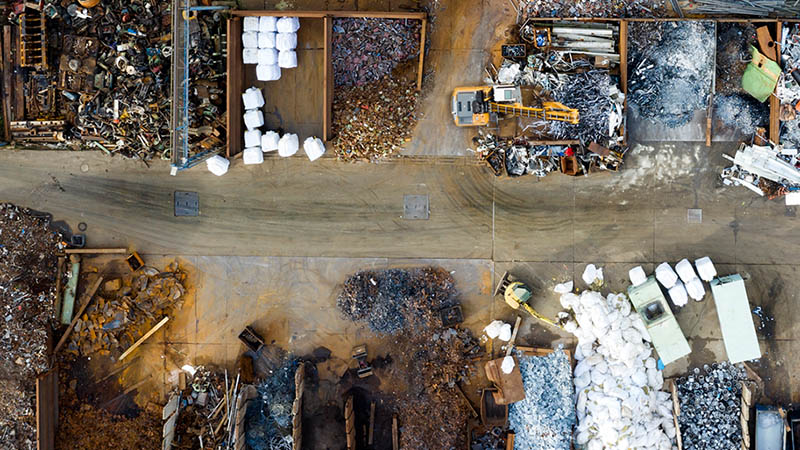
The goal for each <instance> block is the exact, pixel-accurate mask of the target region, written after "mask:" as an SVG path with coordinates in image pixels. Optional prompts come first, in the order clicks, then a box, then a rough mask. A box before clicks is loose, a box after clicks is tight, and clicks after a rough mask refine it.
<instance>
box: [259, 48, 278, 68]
mask: <svg viewBox="0 0 800 450" xmlns="http://www.w3.org/2000/svg"><path fill="white" fill-rule="evenodd" d="M258 64H261V65H271V66H274V65H276V64H278V51H277V50H275V49H274V48H260V49H258Z"/></svg>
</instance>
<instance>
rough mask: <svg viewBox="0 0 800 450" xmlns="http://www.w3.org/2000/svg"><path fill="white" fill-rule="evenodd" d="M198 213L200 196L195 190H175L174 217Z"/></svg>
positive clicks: (197, 214) (196, 214)
mask: <svg viewBox="0 0 800 450" xmlns="http://www.w3.org/2000/svg"><path fill="white" fill-rule="evenodd" d="M199 215H200V197H199V196H198V195H197V192H184V191H175V217H180V216H199Z"/></svg>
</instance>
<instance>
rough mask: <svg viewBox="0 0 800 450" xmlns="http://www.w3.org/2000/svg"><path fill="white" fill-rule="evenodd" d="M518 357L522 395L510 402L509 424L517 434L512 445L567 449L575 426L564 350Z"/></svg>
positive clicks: (570, 383)
mask: <svg viewBox="0 0 800 450" xmlns="http://www.w3.org/2000/svg"><path fill="white" fill-rule="evenodd" d="M518 359H519V371H520V373H521V374H522V384H523V386H525V399H524V400H522V401H519V402H516V403H512V404H511V405H510V406H509V410H508V427H509V428H510V429H512V430H513V431H514V433H515V434H516V436H515V438H514V445H515V448H524V449H529V450H540V449H541V450H545V449H547V450H559V449H561V450H568V449H570V448H571V443H572V428H573V427H574V426H575V421H576V420H575V403H574V402H573V397H574V396H573V388H572V367H571V366H570V360H569V357H568V356H567V354H566V353H565V352H564V351H562V350H556V351H554V352H553V353H550V354H549V355H547V356H525V355H521V356H519V357H518Z"/></svg>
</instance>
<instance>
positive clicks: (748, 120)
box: [714, 94, 769, 136]
mask: <svg viewBox="0 0 800 450" xmlns="http://www.w3.org/2000/svg"><path fill="white" fill-rule="evenodd" d="M714 119H715V120H719V121H720V122H721V123H722V124H724V125H725V126H727V127H731V128H733V129H735V130H738V131H739V132H740V133H742V134H743V135H746V136H752V135H753V134H755V132H756V128H759V127H767V126H769V104H768V103H760V102H759V101H758V100H756V99H755V98H753V97H752V96H751V95H749V94H731V95H715V96H714Z"/></svg>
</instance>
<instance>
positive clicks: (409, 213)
mask: <svg viewBox="0 0 800 450" xmlns="http://www.w3.org/2000/svg"><path fill="white" fill-rule="evenodd" d="M430 216H431V211H430V204H429V203H428V196H427V195H404V196H403V218H404V219H410V220H428V219H429V218H430Z"/></svg>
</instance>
